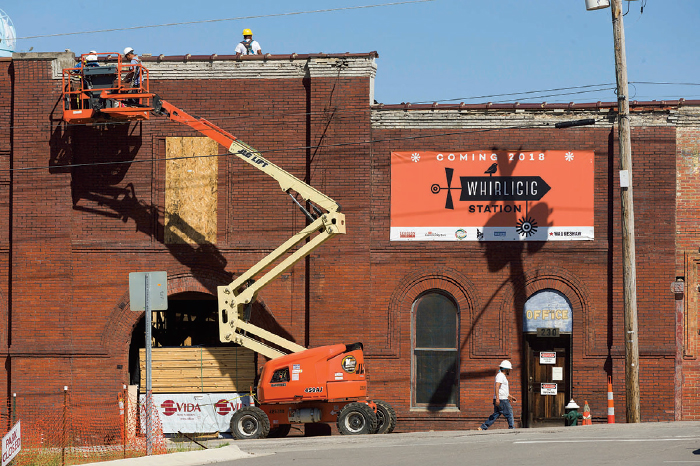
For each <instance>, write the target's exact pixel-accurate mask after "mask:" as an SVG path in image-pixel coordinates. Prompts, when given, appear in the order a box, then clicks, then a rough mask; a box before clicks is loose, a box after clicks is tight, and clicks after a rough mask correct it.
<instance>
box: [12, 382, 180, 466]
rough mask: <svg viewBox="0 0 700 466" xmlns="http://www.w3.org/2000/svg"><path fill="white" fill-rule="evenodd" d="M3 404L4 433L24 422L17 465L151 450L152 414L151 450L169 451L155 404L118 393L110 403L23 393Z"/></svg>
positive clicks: (114, 456) (84, 460)
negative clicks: (147, 429)
mask: <svg viewBox="0 0 700 466" xmlns="http://www.w3.org/2000/svg"><path fill="white" fill-rule="evenodd" d="M13 398H14V399H12V400H10V402H9V403H8V404H7V406H5V407H3V408H2V409H1V411H2V412H1V414H0V415H1V421H2V435H3V436H4V435H5V434H6V433H7V432H8V431H9V430H10V429H11V428H12V427H13V426H14V425H15V424H16V423H17V421H21V439H22V449H21V451H20V452H19V453H18V454H17V456H16V457H15V459H14V464H15V465H17V466H24V465H27V466H30V465H31V466H35V465H36V466H40V465H47V466H49V465H51V466H56V465H72V464H83V463H92V462H97V461H108V460H116V459H121V458H133V457H138V456H145V455H146V454H147V449H148V445H147V436H146V425H147V423H146V416H147V413H150V420H151V422H150V425H151V432H152V434H151V442H150V444H151V445H150V447H151V448H150V450H151V454H154V455H155V454H162V453H166V451H167V448H166V443H165V437H164V435H163V429H162V427H161V423H160V420H159V417H158V412H157V409H156V407H155V406H153V405H151V407H150V409H147V407H146V406H145V403H144V404H139V403H137V400H136V399H127V398H125V394H124V393H119V394H115V396H114V398H113V401H112V402H108V403H97V402H88V401H83V400H80V399H71V396H70V394H69V393H65V394H64V393H59V394H41V395H28V396H20V395H19V394H18V395H17V396H16V397H13Z"/></svg>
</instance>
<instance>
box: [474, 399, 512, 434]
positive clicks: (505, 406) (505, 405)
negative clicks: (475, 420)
mask: <svg viewBox="0 0 700 466" xmlns="http://www.w3.org/2000/svg"><path fill="white" fill-rule="evenodd" d="M499 401H500V403H499V404H498V405H497V404H496V400H493V414H492V415H490V416H489V418H488V419H487V420H486V421H485V422H484V423H483V424H481V429H482V430H486V429H488V428H489V427H491V424H493V423H494V422H496V419H498V417H499V416H500V415H501V414H503V415H504V416H505V417H506V420H507V421H508V428H509V429H513V428H514V427H515V426H514V425H513V408H512V407H511V406H510V401H508V400H499Z"/></svg>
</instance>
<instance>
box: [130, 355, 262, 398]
mask: <svg viewBox="0 0 700 466" xmlns="http://www.w3.org/2000/svg"><path fill="white" fill-rule="evenodd" d="M139 359H140V363H141V383H142V385H143V382H144V381H145V377H146V350H145V349H144V348H141V350H140V353H139ZM254 379H255V359H254V353H253V352H252V351H251V350H249V349H246V348H240V347H228V348H202V347H179V348H152V350H151V386H152V389H153V392H154V393H202V392H206V393H211V392H227V391H228V392H247V391H248V390H250V387H251V386H252V385H253V381H254Z"/></svg>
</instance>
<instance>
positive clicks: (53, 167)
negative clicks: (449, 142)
mask: <svg viewBox="0 0 700 466" xmlns="http://www.w3.org/2000/svg"><path fill="white" fill-rule="evenodd" d="M553 127H554V126H553V125H552V124H549V123H538V124H534V125H533V124H527V125H517V126H507V127H503V128H484V129H477V130H471V129H461V130H459V131H449V132H444V133H435V134H421V135H414V136H403V137H393V138H379V139H368V140H365V141H354V142H339V143H335V144H324V145H311V146H298V147H293V148H289V147H286V148H279V149H256V151H257V152H259V153H260V154H269V153H275V152H293V151H302V150H309V149H311V150H313V149H329V148H334V147H350V146H363V145H369V144H377V143H383V142H394V141H408V140H418V139H429V138H436V137H442V136H455V135H472V134H479V133H488V132H491V131H502V130H509V129H534V128H553ZM231 155H234V154H232V153H230V152H227V153H224V154H206V155H190V156H183V157H162V158H149V159H144V160H122V161H115V162H90V163H73V164H65V165H49V166H37V167H20V168H8V169H6V170H0V172H2V171H10V172H20V171H22V172H24V171H33V170H64V169H67V168H83V167H94V166H105V165H125V164H136V163H153V162H162V161H170V160H184V159H196V158H208V157H229V156H231Z"/></svg>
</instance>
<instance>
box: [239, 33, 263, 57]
mask: <svg viewBox="0 0 700 466" xmlns="http://www.w3.org/2000/svg"><path fill="white" fill-rule="evenodd" d="M236 53H237V54H239V53H240V54H241V55H262V49H261V48H260V44H258V42H257V41H255V40H253V31H251V30H250V29H244V30H243V40H242V41H241V42H240V43H239V44H238V45H237V46H236Z"/></svg>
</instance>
